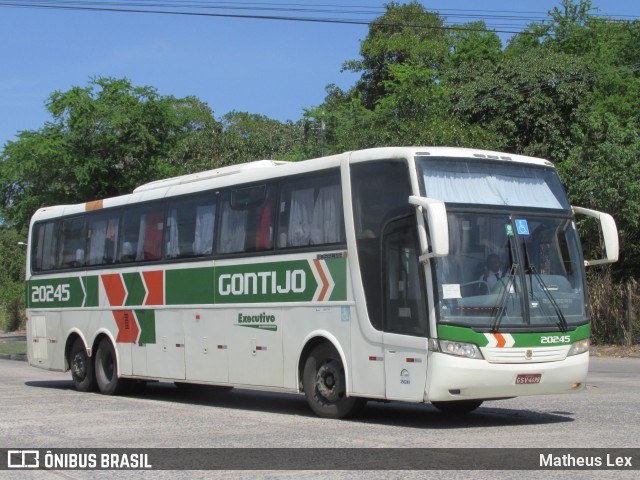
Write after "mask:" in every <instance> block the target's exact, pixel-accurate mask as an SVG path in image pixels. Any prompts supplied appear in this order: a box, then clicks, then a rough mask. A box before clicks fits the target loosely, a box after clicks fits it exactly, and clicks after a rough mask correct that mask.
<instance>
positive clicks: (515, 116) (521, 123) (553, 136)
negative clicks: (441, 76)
mask: <svg viewBox="0 0 640 480" xmlns="http://www.w3.org/2000/svg"><path fill="white" fill-rule="evenodd" d="M591 78H592V77H590V75H589V69H588V66H587V64H586V63H585V62H584V61H583V60H582V59H581V58H579V57H576V56H573V55H568V54H564V53H556V52H553V51H551V50H548V49H539V50H538V51H534V52H527V53H523V54H521V55H517V56H512V55H510V56H504V57H503V58H502V59H501V60H500V61H499V62H498V63H495V64H494V63H491V62H488V61H484V62H476V63H471V64H467V65H461V66H460V67H459V68H458V69H457V71H456V72H455V73H452V75H451V77H450V85H451V88H452V89H453V90H454V93H453V100H452V101H453V103H454V111H455V112H457V113H458V114H460V115H463V116H464V117H465V118H466V119H467V120H468V121H469V122H470V123H471V124H472V125H484V126H486V127H487V128H489V129H490V130H492V131H494V132H496V133H497V134H499V135H500V136H501V137H502V139H503V143H504V148H505V149H507V150H509V151H513V152H515V153H524V154H529V155H536V156H542V157H545V158H549V159H552V160H559V159H561V158H563V157H564V156H566V155H567V154H568V151H569V150H570V148H571V146H572V145H571V143H570V137H571V135H570V133H571V128H572V125H573V124H574V123H575V122H576V119H577V117H578V115H579V107H580V105H581V104H582V102H583V101H584V99H585V97H586V96H587V95H588V94H589V92H590V91H591V88H592V80H591Z"/></svg>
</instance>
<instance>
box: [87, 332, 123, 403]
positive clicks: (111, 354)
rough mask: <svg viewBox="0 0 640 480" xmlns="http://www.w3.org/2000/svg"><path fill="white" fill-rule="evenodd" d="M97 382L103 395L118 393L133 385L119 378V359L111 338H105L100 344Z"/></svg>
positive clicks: (97, 361)
mask: <svg viewBox="0 0 640 480" xmlns="http://www.w3.org/2000/svg"><path fill="white" fill-rule="evenodd" d="M95 362H96V363H95V371H96V382H97V384H98V389H99V390H100V393H102V394H103V395H118V394H120V393H124V392H125V391H127V390H128V389H129V387H130V386H131V382H130V381H129V380H127V379H124V378H118V361H117V360H116V351H115V349H114V348H113V344H112V343H111V340H109V339H108V338H106V337H105V338H103V339H102V340H101V341H100V344H99V345H98V350H97V352H96V360H95Z"/></svg>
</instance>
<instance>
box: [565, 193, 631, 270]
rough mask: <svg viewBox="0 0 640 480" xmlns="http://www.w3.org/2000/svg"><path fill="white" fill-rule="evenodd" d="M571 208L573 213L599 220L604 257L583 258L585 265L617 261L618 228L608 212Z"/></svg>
mask: <svg viewBox="0 0 640 480" xmlns="http://www.w3.org/2000/svg"><path fill="white" fill-rule="evenodd" d="M571 208H572V210H573V213H574V215H585V216H587V217H592V218H595V219H596V220H598V221H599V222H600V230H601V232H602V238H603V240H604V253H605V258H601V259H598V260H585V261H584V265H585V267H589V266H592V265H602V264H606V263H613V262H617V261H618V252H619V243H618V229H617V227H616V221H615V220H614V219H613V217H612V216H611V215H609V214H608V213H603V212H598V211H597V210H590V209H588V208H583V207H573V206H572V207H571Z"/></svg>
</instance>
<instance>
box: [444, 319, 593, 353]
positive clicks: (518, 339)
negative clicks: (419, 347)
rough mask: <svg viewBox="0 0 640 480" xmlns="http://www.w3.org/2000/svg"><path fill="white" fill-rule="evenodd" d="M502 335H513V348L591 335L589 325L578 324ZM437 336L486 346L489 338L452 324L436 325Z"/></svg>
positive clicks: (547, 343)
mask: <svg viewBox="0 0 640 480" xmlns="http://www.w3.org/2000/svg"><path fill="white" fill-rule="evenodd" d="M499 333H500V334H502V335H510V336H511V337H513V340H514V344H513V348H524V347H550V346H553V345H556V346H557V345H568V344H571V343H573V342H577V341H578V340H584V339H585V338H589V337H590V335H591V325H589V324H586V325H580V326H579V327H577V328H576V329H575V330H572V331H569V332H545V333H513V332H509V333H508V334H507V333H505V332H499ZM565 336H568V337H569V340H563V341H557V342H553V341H551V340H554V339H556V337H558V340H560V339H559V337H565ZM438 337H439V338H440V339H442V340H451V341H454V342H466V343H474V344H476V345H478V346H479V347H486V346H487V345H488V344H489V339H488V338H487V337H486V335H485V334H484V333H478V332H475V331H474V330H473V329H471V328H468V327H457V326H452V325H438Z"/></svg>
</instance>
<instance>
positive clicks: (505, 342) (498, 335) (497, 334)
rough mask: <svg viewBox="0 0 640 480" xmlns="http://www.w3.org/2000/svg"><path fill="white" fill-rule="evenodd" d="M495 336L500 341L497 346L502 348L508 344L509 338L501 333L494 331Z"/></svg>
mask: <svg viewBox="0 0 640 480" xmlns="http://www.w3.org/2000/svg"><path fill="white" fill-rule="evenodd" d="M493 336H494V337H495V339H496V340H497V341H498V343H497V344H496V347H498V348H502V347H504V346H505V345H506V344H507V340H506V339H505V338H504V337H503V336H502V334H501V333H494V334H493Z"/></svg>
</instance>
